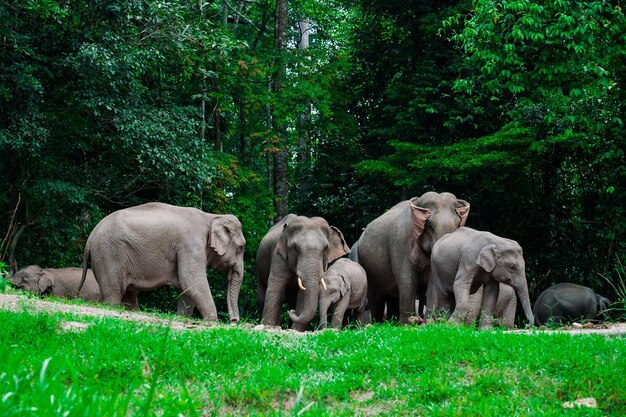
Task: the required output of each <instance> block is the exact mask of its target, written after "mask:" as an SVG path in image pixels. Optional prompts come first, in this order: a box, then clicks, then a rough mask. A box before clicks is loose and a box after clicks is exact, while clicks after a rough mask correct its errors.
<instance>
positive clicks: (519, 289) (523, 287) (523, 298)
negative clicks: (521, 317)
mask: <svg viewBox="0 0 626 417" xmlns="http://www.w3.org/2000/svg"><path fill="white" fill-rule="evenodd" d="M515 292H516V293H517V297H518V298H519V302H520V303H521V304H522V308H523V309H524V314H525V315H526V320H528V324H527V325H526V327H532V326H534V325H535V317H534V315H533V310H532V307H531V305H530V296H529V295H528V284H527V283H526V279H525V278H524V279H522V280H521V283H520V284H519V285H517V286H515Z"/></svg>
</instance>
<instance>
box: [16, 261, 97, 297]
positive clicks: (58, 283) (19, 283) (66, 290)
mask: <svg viewBox="0 0 626 417" xmlns="http://www.w3.org/2000/svg"><path fill="white" fill-rule="evenodd" d="M82 274H83V270H82V268H56V269H55V268H46V269H41V268H40V267H39V266H37V265H30V266H27V267H25V268H22V269H20V270H19V271H17V272H16V273H15V274H13V275H12V276H11V284H12V285H13V286H14V287H15V288H19V289H22V290H27V291H32V292H36V293H39V294H51V295H54V296H56V297H62V298H82V299H83V300H87V301H98V300H99V299H100V288H99V287H98V283H97V282H96V279H95V277H94V275H93V272H92V271H91V270H88V271H87V277H86V279H85V284H84V285H83V286H82V288H81V289H80V292H79V291H78V288H79V285H80V283H81V278H82Z"/></svg>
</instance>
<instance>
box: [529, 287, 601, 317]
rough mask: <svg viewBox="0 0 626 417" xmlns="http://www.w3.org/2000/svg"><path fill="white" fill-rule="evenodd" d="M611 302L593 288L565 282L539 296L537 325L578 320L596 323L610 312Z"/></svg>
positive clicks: (534, 307)
mask: <svg viewBox="0 0 626 417" xmlns="http://www.w3.org/2000/svg"><path fill="white" fill-rule="evenodd" d="M610 304H611V302H610V301H609V300H608V299H607V298H604V297H603V296H601V295H599V294H596V293H595V292H594V291H593V290H592V289H591V288H588V287H584V286H582V285H578V284H572V283H569V282H563V283H560V284H556V285H553V286H551V287H549V288H547V289H546V290H545V291H543V292H542V293H541V294H539V297H537V300H536V301H535V305H534V306H533V313H534V315H535V324H536V325H537V326H543V325H546V324H548V323H554V324H563V323H566V322H573V321H576V320H584V321H596V320H598V319H600V318H601V315H602V314H603V313H604V312H605V311H606V310H608V308H609V306H610Z"/></svg>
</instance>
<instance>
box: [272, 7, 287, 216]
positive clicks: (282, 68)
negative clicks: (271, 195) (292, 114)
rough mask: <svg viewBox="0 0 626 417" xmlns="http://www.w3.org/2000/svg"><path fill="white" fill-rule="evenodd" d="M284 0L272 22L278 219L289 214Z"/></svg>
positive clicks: (275, 175) (285, 10)
mask: <svg viewBox="0 0 626 417" xmlns="http://www.w3.org/2000/svg"><path fill="white" fill-rule="evenodd" d="M288 3H289V2H288V0H277V1H276V9H275V16H274V17H275V21H274V57H275V60H274V62H273V68H274V71H273V73H272V95H273V101H272V106H271V108H272V110H271V111H272V130H273V133H274V135H275V137H276V141H277V145H278V146H277V150H276V153H275V155H274V191H275V193H276V217H277V219H280V218H282V217H284V216H286V215H287V214H288V213H289V165H288V158H287V152H288V150H287V132H286V126H285V124H286V120H285V117H284V116H285V115H284V113H283V112H284V109H282V108H281V106H280V103H279V101H278V100H279V97H280V96H281V93H282V89H283V82H284V79H285V74H286V65H287V63H286V52H287V25H288V20H287V15H288V13H287V11H288Z"/></svg>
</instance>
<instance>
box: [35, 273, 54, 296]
mask: <svg viewBox="0 0 626 417" xmlns="http://www.w3.org/2000/svg"><path fill="white" fill-rule="evenodd" d="M37 287H38V288H39V293H40V294H44V293H47V292H52V290H53V289H54V276H53V275H52V273H51V272H49V271H46V270H43V271H41V273H39V274H38V276H37Z"/></svg>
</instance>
